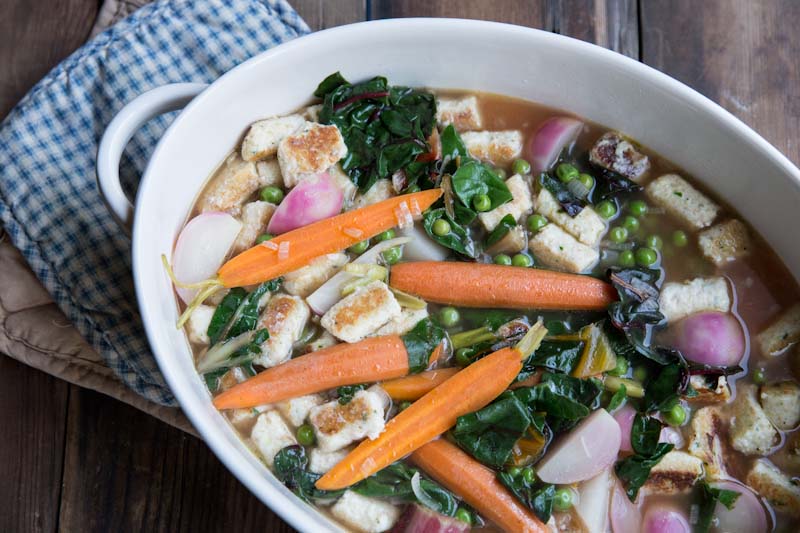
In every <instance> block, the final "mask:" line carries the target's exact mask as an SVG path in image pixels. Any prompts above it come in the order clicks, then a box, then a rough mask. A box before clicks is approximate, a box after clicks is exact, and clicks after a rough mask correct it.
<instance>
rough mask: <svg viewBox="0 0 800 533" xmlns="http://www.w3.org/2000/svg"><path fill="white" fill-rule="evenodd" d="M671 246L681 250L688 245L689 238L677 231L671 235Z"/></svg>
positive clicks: (682, 232) (683, 232)
mask: <svg viewBox="0 0 800 533" xmlns="http://www.w3.org/2000/svg"><path fill="white" fill-rule="evenodd" d="M672 244H674V245H675V246H677V247H679V248H683V247H684V246H686V245H687V244H689V236H688V235H686V232H685V231H681V230H677V231H676V232H675V233H673V234H672Z"/></svg>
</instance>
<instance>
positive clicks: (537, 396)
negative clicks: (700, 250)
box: [514, 373, 603, 431]
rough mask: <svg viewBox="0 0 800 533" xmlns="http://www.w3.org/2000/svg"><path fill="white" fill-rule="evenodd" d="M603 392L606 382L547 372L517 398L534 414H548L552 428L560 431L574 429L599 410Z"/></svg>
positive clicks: (523, 389)
mask: <svg viewBox="0 0 800 533" xmlns="http://www.w3.org/2000/svg"><path fill="white" fill-rule="evenodd" d="M602 391H603V385H602V382H601V381H600V380H597V379H578V378H573V377H572V376H568V375H566V374H551V373H546V374H544V375H543V376H542V381H541V382H540V383H539V384H538V385H536V386H534V387H528V388H522V389H517V390H515V391H514V395H515V396H517V398H519V399H520V400H521V401H522V402H523V403H525V404H527V405H528V407H529V408H530V409H531V410H532V411H536V412H541V411H543V412H546V413H547V419H548V422H549V424H550V426H551V428H552V429H553V430H554V431H558V430H564V429H566V428H568V427H570V426H571V425H572V424H574V423H575V422H576V421H578V420H580V419H582V418H584V417H586V416H588V415H589V413H590V412H591V411H592V410H593V409H596V408H597V407H599V406H600V394H601V393H602Z"/></svg>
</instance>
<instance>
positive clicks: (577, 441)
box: [537, 409, 622, 485]
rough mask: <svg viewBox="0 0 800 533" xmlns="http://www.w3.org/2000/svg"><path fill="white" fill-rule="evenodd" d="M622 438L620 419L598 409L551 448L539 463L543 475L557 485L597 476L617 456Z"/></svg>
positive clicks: (539, 470)
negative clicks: (617, 419) (618, 421)
mask: <svg viewBox="0 0 800 533" xmlns="http://www.w3.org/2000/svg"><path fill="white" fill-rule="evenodd" d="M621 440H622V436H621V432H620V428H619V424H617V421H616V420H614V417H612V416H611V415H610V414H608V412H607V411H606V410H605V409H598V410H597V411H595V412H593V413H592V414H590V415H589V416H588V417H586V418H585V419H584V420H583V421H582V422H581V423H580V424H578V425H577V426H576V427H575V428H574V429H573V430H572V431H570V432H569V433H568V434H567V435H566V436H565V437H563V438H562V439H561V440H560V441H559V442H558V443H556V445H555V446H554V447H553V448H551V449H550V451H548V452H547V455H545V456H544V458H543V459H542V460H541V461H540V462H539V464H538V465H537V473H538V474H539V478H540V479H541V480H542V481H544V482H545V483H554V484H557V485H566V484H569V483H577V482H579V481H586V480H587V479H590V478H593V477H594V476H596V475H597V474H599V473H600V472H602V471H603V470H605V469H606V468H608V467H609V466H611V465H612V464H613V463H614V461H615V460H616V459H617V454H619V447H620V443H621Z"/></svg>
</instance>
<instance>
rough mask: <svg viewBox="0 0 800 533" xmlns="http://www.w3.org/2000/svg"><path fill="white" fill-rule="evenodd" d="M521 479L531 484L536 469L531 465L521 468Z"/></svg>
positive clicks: (534, 479) (534, 478) (534, 477)
mask: <svg viewBox="0 0 800 533" xmlns="http://www.w3.org/2000/svg"><path fill="white" fill-rule="evenodd" d="M522 479H524V480H525V483H527V484H529V485H530V484H531V483H533V482H534V481H536V471H535V470H534V469H533V467H531V466H526V467H525V468H523V469H522Z"/></svg>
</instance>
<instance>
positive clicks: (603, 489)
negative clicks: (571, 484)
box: [575, 467, 614, 531]
mask: <svg viewBox="0 0 800 533" xmlns="http://www.w3.org/2000/svg"><path fill="white" fill-rule="evenodd" d="M611 470H612V469H611V467H609V468H606V469H605V470H603V471H602V472H600V473H599V474H597V475H596V476H594V477H593V478H591V479H589V480H587V481H584V482H583V483H581V484H580V485H579V486H578V502H577V503H576V504H575V513H576V514H577V515H578V516H579V517H580V519H581V521H582V522H583V525H584V526H586V530H587V531H607V530H608V505H609V500H610V499H611V487H612V486H613V485H612V484H613V483H614V477H613V476H612V475H611Z"/></svg>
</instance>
